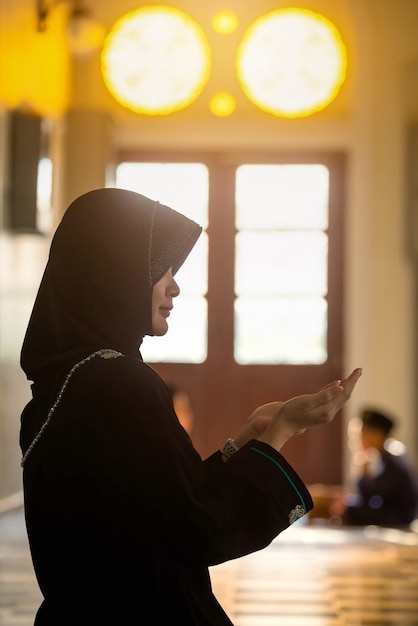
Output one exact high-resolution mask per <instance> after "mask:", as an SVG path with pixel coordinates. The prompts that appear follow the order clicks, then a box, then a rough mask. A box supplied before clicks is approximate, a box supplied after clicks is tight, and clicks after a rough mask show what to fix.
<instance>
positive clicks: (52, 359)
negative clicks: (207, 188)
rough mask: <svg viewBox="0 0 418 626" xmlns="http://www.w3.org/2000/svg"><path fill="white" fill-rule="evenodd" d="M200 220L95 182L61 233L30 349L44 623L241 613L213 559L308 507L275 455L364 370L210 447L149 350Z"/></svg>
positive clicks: (336, 402)
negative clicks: (225, 603)
mask: <svg viewBox="0 0 418 626" xmlns="http://www.w3.org/2000/svg"><path fill="white" fill-rule="evenodd" d="M200 231H201V229H200V227H199V226H198V225H197V224H195V223H194V222H193V221H191V220H189V219H187V218H186V217H184V216H183V215H181V214H179V213H177V212H176V211H173V210H172V209H170V208H168V207H166V206H163V205H160V204H159V203H158V202H154V201H152V200H150V199H148V198H145V197H144V196H141V195H139V194H136V193H133V192H129V191H123V190H118V189H100V190H96V191H92V192H90V193H87V194H85V195H83V196H81V197H80V198H78V199H77V200H75V201H74V202H73V204H72V205H71V206H70V207H69V208H68V210H67V212H66V214H65V215H64V218H63V220H62V222H61V224H60V226H59V227H58V229H57V232H56V233H55V236H54V239H53V241H52V245H51V251H50V256H49V261H48V264H47V266H46V269H45V273H44V276H43V279H42V282H41V285H40V288H39V292H38V296H37V299H36V302H35V305H34V309H33V312H32V316H31V319H30V322H29V325H28V329H27V333H26V337H25V341H24V345H23V348H22V359H21V362H22V367H23V369H24V371H25V372H26V375H27V377H28V379H29V380H31V381H33V385H32V393H33V398H32V400H31V402H30V403H29V404H28V405H27V407H26V408H25V409H24V411H23V414H22V429H21V447H22V451H23V459H22V465H23V467H24V474H23V479H24V493H25V511H26V523H27V530H28V536H29V541H30V547H31V552H32V558H33V563H34V568H35V572H36V575H37V578H38V581H39V585H40V588H41V591H42V594H43V596H44V598H45V599H44V602H43V604H42V605H41V607H40V609H39V611H38V614H37V617H36V621H35V624H37V625H38V626H46V625H53V626H65V625H67V624H68V625H70V624H71V626H74V625H75V624H77V626H80V625H86V626H87V625H88V626H91V625H93V624H98V625H99V624H100V625H103V624H112V625H114V624H118V625H119V624H121V625H122V624H123V625H125V624H130V625H131V624H132V625H133V624H144V623H146V624H161V625H163V624H164V625H166V624H171V623H179V624H181V625H182V626H187V625H199V626H205V625H216V626H223V625H225V626H226V625H228V624H229V625H231V622H230V620H229V618H228V617H227V615H226V614H225V613H224V611H223V610H222V608H221V607H220V605H219V604H218V602H217V600H216V599H215V597H214V595H213V594H212V591H211V586H210V579H209V574H208V566H211V565H213V564H216V563H221V562H223V561H226V560H228V559H234V558H237V557H240V556H242V555H244V554H248V553H250V552H252V551H254V550H259V549H260V548H263V547H264V546H266V545H267V544H269V543H270V542H271V541H272V539H273V538H274V537H275V536H276V535H277V534H278V533H280V532H281V531H282V530H284V529H285V528H287V527H288V526H289V524H291V523H292V522H293V521H295V520H296V519H297V518H298V517H300V516H302V515H304V514H305V513H306V512H307V511H308V510H309V509H310V508H311V507H312V501H311V498H310V496H309V493H308V491H307V489H306V487H305V486H304V485H303V483H302V482H301V480H300V479H299V477H298V476H297V474H296V472H295V471H294V470H293V469H292V468H291V467H290V466H289V464H288V463H287V462H286V461H285V459H284V458H283V457H282V456H281V454H280V453H279V450H280V448H281V446H282V445H283V444H284V443H285V442H286V441H287V440H288V439H289V438H290V437H292V436H293V435H294V434H295V433H299V432H302V431H303V430H304V429H305V428H307V427H309V426H312V425H314V424H319V423H325V422H329V421H330V420H331V419H332V418H333V417H334V415H335V414H336V412H337V411H338V410H339V409H340V408H341V407H342V405H343V404H344V403H345V402H346V400H347V399H348V398H349V396H350V394H351V392H352V390H353V388H354V386H355V383H356V381H357V379H358V376H359V374H360V372H359V370H357V371H355V372H353V373H352V374H351V376H350V377H348V378H347V379H346V380H344V381H343V382H342V383H341V382H340V381H337V382H335V383H331V384H330V385H328V386H327V387H326V388H324V389H323V390H321V391H319V392H318V393H316V394H312V395H306V396H300V397H298V398H294V399H292V400H290V401H288V402H285V403H281V402H273V403H270V404H267V405H265V406H263V407H259V408H258V409H257V410H256V411H255V412H254V413H253V414H252V415H251V416H250V418H249V419H248V420H247V422H246V423H245V424H244V426H243V428H242V430H241V431H240V432H239V433H238V435H237V436H236V437H235V440H234V441H228V442H227V444H226V446H224V448H223V452H221V451H217V452H215V453H214V454H213V455H212V456H211V457H210V458H208V459H207V460H205V461H202V459H201V458H200V456H199V454H198V453H197V452H196V450H195V449H194V448H193V445H192V442H191V440H190V438H189V436H188V434H187V433H186V431H185V430H184V429H183V428H182V426H181V425H180V423H179V421H178V419H177V417H176V414H175V412H174V409H173V403H172V399H171V395H170V391H169V389H168V388H167V386H166V384H165V383H164V382H163V381H162V380H161V378H160V377H159V376H158V374H157V373H156V372H155V371H154V370H153V369H151V368H150V367H149V366H148V365H146V364H145V363H144V362H143V361H142V358H141V355H140V352H139V346H140V344H141V341H142V338H143V337H144V335H164V334H165V333H166V332H167V328H168V324H167V319H168V316H169V314H170V311H171V309H172V306H173V299H174V298H175V297H176V296H178V294H179V287H178V285H177V283H176V282H175V280H174V278H173V276H174V275H175V273H176V271H177V270H178V269H179V267H180V266H181V264H182V263H183V262H184V260H185V259H186V257H187V255H188V254H189V252H190V250H191V249H192V247H193V245H194V244H195V242H196V240H197V238H198V236H199V234H200Z"/></svg>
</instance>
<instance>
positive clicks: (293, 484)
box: [250, 448, 307, 513]
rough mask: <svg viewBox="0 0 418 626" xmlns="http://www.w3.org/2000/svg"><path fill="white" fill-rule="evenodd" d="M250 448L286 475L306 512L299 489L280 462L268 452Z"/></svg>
mask: <svg viewBox="0 0 418 626" xmlns="http://www.w3.org/2000/svg"><path fill="white" fill-rule="evenodd" d="M250 450H253V451H254V452H258V454H261V456H264V457H266V459H269V460H270V461H273V463H274V464H275V465H277V467H278V468H279V470H280V471H281V472H282V473H283V474H284V475H285V476H286V478H287V480H288V481H289V483H290V484H291V485H292V487H293V489H294V490H295V491H296V493H297V494H298V496H299V499H300V501H301V503H302V506H303V509H304V511H305V513H306V512H307V510H306V504H305V501H304V499H303V498H302V495H301V493H300V491H299V489H298V488H297V487H296V485H295V483H294V482H293V480H292V479H291V478H290V476H289V474H288V473H287V472H286V470H285V469H284V468H283V467H282V466H281V465H280V463H279V462H278V461H276V459H273V457H271V456H269V455H268V454H266V453H265V452H263V451H262V450H258V448H250Z"/></svg>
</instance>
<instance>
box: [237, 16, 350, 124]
mask: <svg viewBox="0 0 418 626" xmlns="http://www.w3.org/2000/svg"><path fill="white" fill-rule="evenodd" d="M236 64H237V74H238V79H239V81H240V84H241V87H242V89H243V91H244V93H245V94H246V96H247V97H248V98H249V100H251V101H252V102H253V103H254V104H255V105H256V106H258V107H259V108H261V109H263V110H264V111H267V112H268V113H272V114H273V115H277V116H282V117H305V116H307V115H310V114H312V113H314V112H315V111H319V110H320V109H323V108H324V107H325V106H327V105H328V104H329V103H330V102H331V101H332V100H333V99H334V98H335V97H336V95H337V93H338V91H339V90H340V88H341V85H342V84H343V82H344V80H345V76H346V68H347V55H346V48H345V46H344V43H343V41H342V39H341V36H340V34H339V32H338V31H337V29H336V28H335V26H334V25H333V24H332V23H331V22H329V21H328V20H327V19H325V18H324V17H323V16H322V15H319V14H317V13H313V12H312V11H308V10H305V9H279V10H277V11H273V12H271V13H268V14H266V15H263V16H262V17H261V18H259V19H258V20H256V21H255V22H254V23H253V24H252V25H251V26H250V28H249V29H248V30H247V32H246V33H245V34H244V37H243V39H242V41H241V44H240V46H239V48H238V52H237V59H236Z"/></svg>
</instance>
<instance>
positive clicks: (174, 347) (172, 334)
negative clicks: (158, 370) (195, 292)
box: [141, 295, 207, 363]
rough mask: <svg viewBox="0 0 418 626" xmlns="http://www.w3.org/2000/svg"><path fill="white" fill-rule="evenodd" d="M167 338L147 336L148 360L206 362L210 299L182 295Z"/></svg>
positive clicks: (176, 302)
mask: <svg viewBox="0 0 418 626" xmlns="http://www.w3.org/2000/svg"><path fill="white" fill-rule="evenodd" d="M168 325H169V331H168V333H167V334H166V335H164V336H163V337H145V338H144V341H143V344H142V346H141V354H142V357H143V359H144V361H147V362H148V363H150V362H151V363H152V362H154V363H164V362H167V363H203V361H204V360H205V359H206V355H207V346H206V337H207V302H206V299H205V298H202V297H194V296H181V295H180V296H179V297H178V298H176V299H175V300H174V309H173V311H172V313H171V315H170V317H169V320H168Z"/></svg>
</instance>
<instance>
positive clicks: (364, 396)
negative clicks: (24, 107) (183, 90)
mask: <svg viewBox="0 0 418 626" xmlns="http://www.w3.org/2000/svg"><path fill="white" fill-rule="evenodd" d="M0 1H1V2H2V4H1V5H0V6H1V7H2V13H1V24H2V26H0V39H1V36H2V34H4V32H5V29H6V30H7V29H8V25H9V26H10V27H11V28H10V29H9V30H10V32H9V34H8V36H7V37H6V41H5V43H6V47H7V52H8V51H9V46H10V45H11V46H12V48H13V46H14V45H15V44H13V43H11V44H10V41H11V39H10V38H11V36H12V34H13V33H14V36H15V37H17V36H18V37H20V38H21V37H22V36H23V35H24V34H25V33H26V34H27V33H28V32H29V31H31V29H32V30H33V28H34V16H33V14H32V13H31V10H32V9H30V7H31V6H32V4H34V3H32V2H29V0H15V2H14V3H8V2H6V0H0ZM6 4H7V8H5V7H6ZM90 4H91V6H92V7H94V11H95V14H96V16H97V17H98V18H99V19H101V20H102V21H103V23H105V24H106V25H107V26H110V25H111V24H112V22H113V21H114V20H115V19H117V18H118V17H119V16H120V15H122V14H123V13H124V12H125V11H127V10H130V9H132V8H134V6H137V3H134V2H129V1H128V0H120V2H118V3H114V2H111V1H110V0H103V1H101V2H100V1H98V2H95V3H90ZM300 4H303V5H304V6H306V7H307V8H310V9H312V10H316V11H318V12H320V13H321V12H322V13H323V14H325V15H327V16H328V17H329V18H330V19H332V20H333V21H334V23H335V24H336V25H337V27H338V28H339V30H340V31H341V33H342V36H343V38H344V40H345V41H346V43H347V46H348V51H349V59H350V72H349V76H348V79H347V83H346V85H345V86H344V87H343V89H342V91H341V93H340V95H339V97H338V98H337V99H336V100H335V101H334V102H333V103H332V104H331V105H330V106H329V107H328V108H327V109H326V110H324V111H323V112H321V113H319V114H317V115H315V116H313V117H312V118H308V119H304V120H299V121H295V120H287V121H286V120H280V119H276V118H273V117H271V116H269V115H267V114H265V113H262V112H260V111H257V110H255V107H253V106H252V105H250V104H249V103H248V102H247V101H246V100H245V98H244V97H243V95H242V94H241V93H240V91H239V88H238V86H237V85H236V84H235V83H234V82H233V81H232V82H231V83H230V84H229V85H228V87H230V88H231V89H233V90H235V94H236V97H237V102H238V107H237V112H236V114H234V115H233V116H232V117H230V118H226V119H221V118H215V117H214V116H212V115H210V114H209V113H208V112H207V111H208V107H207V105H208V99H209V96H210V94H211V93H212V92H214V91H216V90H218V89H220V88H221V87H222V88H223V89H224V88H225V81H226V80H227V79H228V73H227V71H228V68H227V67H226V63H225V58H230V57H228V54H229V55H230V56H231V55H232V53H233V50H234V47H235V46H236V43H237V40H238V39H239V36H240V34H242V29H244V28H245V27H246V25H247V24H249V23H250V22H251V21H252V19H255V17H257V16H258V15H260V14H261V13H262V12H264V11H269V10H272V9H273V8H277V7H278V6H281V5H283V6H284V5H285V3H284V2H269V1H267V0H263V1H261V0H260V2H257V3H253V2H246V1H243V0H231V2H229V3H228V8H231V9H233V10H235V11H236V12H237V13H238V14H239V15H240V16H241V26H240V28H241V31H239V32H238V33H237V34H236V35H234V36H233V37H231V38H230V39H228V40H226V39H224V40H222V39H221V38H220V37H219V36H216V35H214V34H213V33H211V31H210V28H209V24H210V18H211V16H212V14H213V13H214V12H215V11H216V10H218V9H220V8H224V7H225V4H224V3H223V2H222V3H221V2H220V1H218V0H214V1H213V2H211V3H195V2H192V1H191V0H189V1H187V0H183V1H182V2H178V6H179V7H180V8H183V9H184V10H185V11H188V12H189V13H190V14H191V15H192V16H193V17H195V19H198V20H199V22H200V23H201V24H202V25H203V26H204V27H205V28H206V27H207V28H208V33H210V34H209V35H208V36H209V37H210V43H211V45H212V47H213V50H214V57H213V72H212V76H211V79H210V81H209V83H208V85H207V88H206V89H205V91H204V92H203V94H202V95H201V96H200V97H199V99H198V101H197V102H196V103H194V104H193V105H192V106H191V107H190V108H189V109H186V110H184V111H180V112H178V113H175V114H173V115H172V116H166V117H158V118H155V119H149V118H145V117H143V116H138V115H135V114H133V113H130V112H129V111H127V110H125V109H122V107H120V106H119V105H118V104H117V103H116V102H114V101H113V99H112V97H111V96H110V94H109V93H108V92H107V91H106V89H105V86H104V84H103V81H102V79H101V76H100V59H99V57H98V55H95V56H93V57H92V58H89V59H79V60H76V61H75V63H74V65H73V68H72V71H70V69H69V68H68V66H67V61H66V60H65V59H66V57H65V55H64V57H62V56H60V55H58V59H59V58H61V61H62V64H63V66H64V67H65V68H66V69H65V71H64V72H63V73H62V75H61V73H60V72H59V73H58V74H59V76H60V78H59V80H62V81H63V84H62V85H61V92H62V93H64V95H65V94H66V95H65V97H64V98H60V97H59V96H58V93H57V90H54V91H53V92H52V95H51V96H50V97H49V98H46V100H45V99H43V97H44V95H45V94H42V93H38V91H37V84H38V83H36V81H35V80H32V79H31V80H30V81H29V82H30V85H29V86H30V88H29V86H28V85H26V81H25V80H23V79H26V78H27V74H28V72H29V69H28V67H27V66H26V64H24V65H21V66H20V69H19V73H20V75H21V80H20V81H18V86H17V87H16V86H14V87H13V89H11V88H10V89H9V91H8V90H7V85H4V84H3V88H1V83H0V97H1V102H2V103H3V106H2V109H3V110H4V108H5V107H6V106H9V107H10V106H16V105H17V104H19V103H22V102H30V103H31V104H33V106H34V107H35V108H38V109H39V110H42V112H44V113H45V114H48V115H50V116H53V117H55V118H56V124H57V127H58V129H59V132H58V134H59V136H62V143H61V144H60V142H59V141H58V152H59V156H58V163H60V158H61V165H60V168H59V172H60V174H59V177H58V178H57V181H56V182H57V187H58V189H57V190H56V194H57V196H56V205H57V207H58V208H57V212H60V211H62V206H61V205H62V204H63V205H65V204H66V203H67V201H69V200H70V199H72V197H73V196H74V194H75V195H76V194H77V193H78V191H79V190H84V189H85V188H90V187H91V186H96V185H97V186H98V185H100V184H102V181H104V180H105V176H106V172H105V169H106V162H107V161H108V159H111V158H112V153H113V150H114V149H117V148H118V147H133V146H139V147H141V148H147V147H152V148H153V149H162V150H164V149H175V148H179V149H188V148H193V149H196V148H197V149H217V150H220V149H223V150H237V149H239V148H240V147H246V148H247V147H249V146H250V147H253V148H260V149H263V150H264V149H272V150H273V149H274V150H276V151H277V150H287V149H290V150H291V149H295V148H297V149H300V148H306V149H312V150H314V149H315V150H318V149H319V150H328V149H330V150H334V149H335V150H343V151H345V152H346V153H347V155H348V185H347V229H346V236H347V241H346V275H345V286H344V287H345V303H346V311H345V342H346V351H345V371H348V370H350V369H351V368H352V367H355V366H357V365H360V366H362V367H363V368H364V375H363V377H362V379H361V382H360V384H359V386H358V390H357V391H356V395H355V397H354V398H353V399H352V400H351V401H350V404H349V407H348V410H347V412H346V418H347V419H348V418H349V417H351V416H352V415H354V414H355V413H356V411H357V409H358V407H359V406H360V405H362V404H363V403H366V402H367V403H368V402H371V403H377V404H379V405H380V406H381V407H382V408H387V409H389V410H391V411H393V413H394V414H395V415H397V416H399V419H400V420H401V426H400V429H399V431H398V433H397V434H398V435H399V437H400V438H401V439H403V440H404V441H406V442H407V443H408V445H409V449H410V452H411V454H412V455H413V456H415V458H416V459H417V460H418V449H417V448H418V446H417V443H416V442H417V429H416V427H415V421H416V420H415V411H416V408H417V407H416V397H415V388H416V386H417V376H416V363H415V354H414V350H415V348H414V345H415V344H416V343H417V342H416V339H414V337H415V335H416V332H417V329H416V324H415V317H416V310H415V309H414V289H415V287H414V274H413V264H412V262H411V259H410V258H409V257H408V255H407V250H406V243H405V242H406V232H407V224H406V200H407V198H406V180H405V177H406V134H407V128H408V125H410V124H412V123H418V37H417V36H416V33H417V32H418V3H417V2H416V0H310V1H309V2H306V3H300ZM202 5H205V6H202ZM11 7H14V8H13V9H12V8H11ZM54 19H56V20H57V25H56V26H55V27H54V29H52V27H51V30H53V32H51V34H50V35H49V37H51V38H52V39H53V40H54V41H55V39H54V37H55V36H56V35H54V33H56V32H58V31H59V29H60V28H61V25H60V22H59V19H61V18H59V16H58V15H57V16H56V17H55V18H54ZM31 32H32V31H31ZM234 37H235V39H234ZM59 41H60V42H61V43H58V44H57V45H58V46H62V39H59ZM38 44H39V42H38ZM0 45H1V44H0ZM34 45H35V44H34ZM0 52H1V55H2V57H3V62H2V65H1V71H2V73H4V58H5V54H6V51H5V45H4V44H3V45H2V47H1V48H0ZM27 58H28V57H27V56H26V59H27ZM42 59H43V60H42V63H43V67H44V72H46V73H47V72H48V71H50V72H52V74H53V76H55V78H56V77H57V65H55V64H53V66H52V67H49V68H48V63H47V62H46V60H45V58H44V57H42ZM63 59H64V60H63ZM61 61H60V63H61ZM25 63H27V61H26V62H25ZM37 63H39V61H38V62H37ZM57 63H58V62H57ZM35 65H36V67H37V64H35ZM29 66H30V64H29ZM7 76H9V77H10V73H8V74H7ZM48 82H49V81H48ZM39 84H40V85H45V83H44V82H43V83H39ZM71 87H74V88H73V89H71ZM49 88H51V87H49ZM42 89H43V87H42V88H41V91H42ZM67 90H68V91H67ZM67 108H70V109H71V113H70V115H69V117H68V118H67V117H66V116H65V113H66V110H67ZM89 116H92V117H93V118H94V120H95V122H94V124H93V125H92V126H91V134H90V138H92V142H93V144H94V145H96V148H94V147H93V148H89V149H88V150H87V151H86V150H82V146H83V144H84V145H85V146H86V145H87V141H86V134H85V131H86V119H87V118H88V117H89ZM87 126H89V125H88V124H87ZM83 127H84V131H83V130H82V128H83ZM68 128H71V130H72V133H71V137H69V136H68ZM93 139H94V141H93ZM3 144H4V142H3ZM77 146H78V147H77ZM97 146H100V149H99V147H97ZM71 150H73V151H74V150H75V153H74V152H72V153H71ZM77 150H78V151H80V150H81V152H83V155H84V158H87V159H88V160H90V161H91V162H92V163H93V162H94V163H95V168H94V169H92V168H83V169H79V170H78V172H74V170H72V169H71V167H72V164H74V159H75V160H76V159H77V157H74V154H77ZM3 151H4V150H3ZM71 154H73V156H72V157H71ZM79 154H80V153H79ZM103 155H106V156H105V157H103ZM3 172H4V167H3ZM68 172H71V175H70V176H68ZM0 180H1V178H0ZM0 185H2V189H4V187H5V186H7V174H4V173H3V183H1V182H0ZM36 245H37V244H36ZM36 245H35V244H34V242H33V241H32V243H29V242H28V241H26V243H25V240H24V239H21V240H18V239H16V238H13V239H12V240H10V238H8V237H6V235H4V234H3V239H2V240H0V255H1V256H0V260H1V262H2V268H3V270H4V271H3V280H2V281H1V282H0V302H1V301H3V299H4V298H5V297H6V301H7V280H5V279H4V272H6V273H8V272H12V271H13V272H15V271H16V269H15V268H16V265H15V264H16V263H17V264H20V263H23V261H21V260H19V259H21V258H23V259H28V258H29V257H28V255H29V256H30V258H32V259H35V258H36V263H35V265H34V268H33V272H34V274H39V272H40V271H41V269H40V267H41V266H42V263H43V259H44V257H45V251H44V250H40V249H39V251H37V250H36ZM22 247H23V248H22ZM40 248H42V244H41V245H40ZM11 249H13V251H14V252H13V253H12V254H11V252H10V250H11ZM23 249H24V252H23V251H22V250H23ZM19 250H20V252H19ZM20 254H21V255H22V257H20ZM4 259H6V261H5V260H4ZM4 263H6V265H4V267H3V264H4ZM9 263H10V264H11V265H7V264H9ZM34 274H33V283H31V285H30V287H29V286H28V285H27V284H26V287H25V288H24V289H25V290H26V291H25V294H26V295H25V298H26V299H27V301H28V299H30V294H31V293H32V292H33V290H34V289H35V287H34V285H35V283H36V280H35V276H34ZM15 276H16V277H17V280H16V281H15V283H16V288H18V287H17V286H18V285H20V284H21V280H22V279H21V277H20V275H19V273H16V274H15ZM31 280H32V279H31ZM22 284H23V283H22ZM17 302H18V300H15V301H14V304H11V303H10V304H9V305H8V306H11V307H12V308H13V307H14V306H17V305H16V303H17ZM0 306H1V307H3V305H2V304H0ZM25 307H26V308H25ZM18 308H19V311H20V312H19V316H20V317H19V319H20V322H19V330H18V331H17V333H15V335H16V336H15V340H14V343H13V346H12V347H11V348H10V347H9V346H8V343H7V341H8V340H7V337H8V336H9V335H8V332H9V331H8V329H7V328H6V327H5V322H6V319H7V317H6V318H3V322H2V321H1V319H0V325H2V326H0V366H1V379H0V380H1V389H0V391H1V412H0V427H1V430H0V436H1V437H2V438H1V440H0V463H2V465H1V466H0V470H1V473H0V497H1V496H2V495H3V496H5V495H8V494H9V493H11V492H13V491H16V490H18V489H19V488H20V471H19V468H18V460H17V457H16V455H14V446H15V441H16V437H17V432H18V420H19V414H20V406H19V405H20V404H22V400H23V398H24V396H25V394H27V393H28V390H27V387H26V386H25V383H24V381H23V382H22V379H21V375H20V374H19V372H18V366H17V361H18V348H19V349H20V346H18V344H19V333H20V334H21V333H22V327H23V326H24V319H23V318H25V316H27V305H22V308H20V305H19V307H18ZM5 344H7V346H8V347H7V348H6V347H5ZM5 355H6V356H7V358H6V356H5ZM17 381H19V382H17ZM22 384H23V387H22ZM11 450H12V452H11Z"/></svg>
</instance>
